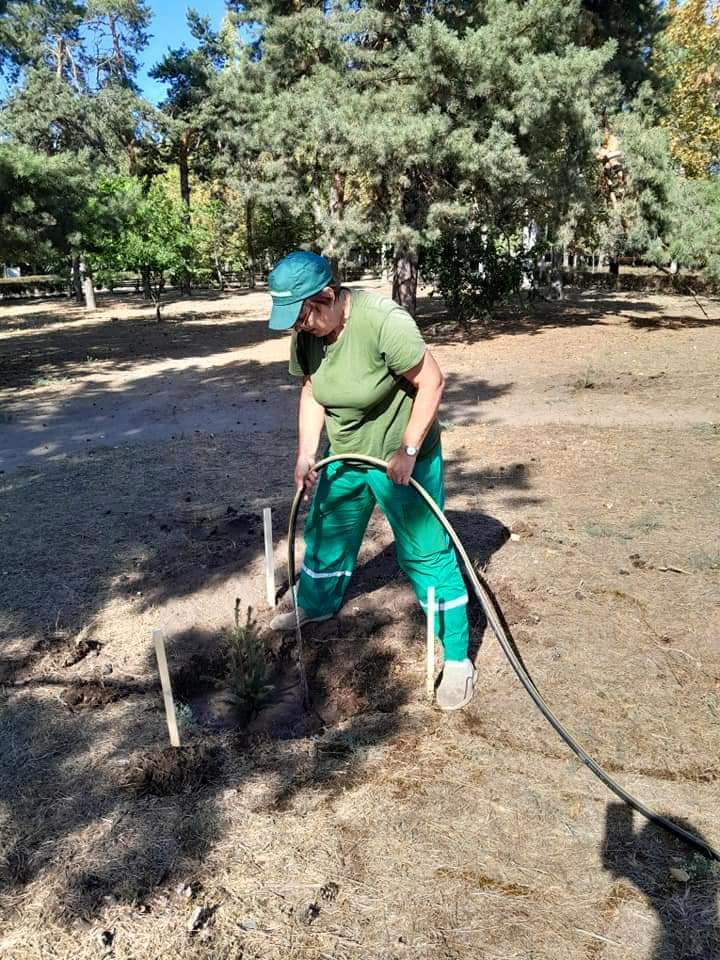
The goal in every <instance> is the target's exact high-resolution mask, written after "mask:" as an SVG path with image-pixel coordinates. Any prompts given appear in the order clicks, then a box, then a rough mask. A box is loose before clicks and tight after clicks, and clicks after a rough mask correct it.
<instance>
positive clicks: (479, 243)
mask: <svg viewBox="0 0 720 960" xmlns="http://www.w3.org/2000/svg"><path fill="white" fill-rule="evenodd" d="M421 270H422V274H423V276H424V277H425V279H426V280H429V281H430V282H431V283H432V284H433V286H434V287H435V289H436V291H437V292H438V293H440V294H441V296H442V297H443V299H444V301H445V303H446V304H447V306H448V308H449V310H450V312H451V314H452V316H453V318H455V319H457V320H460V321H461V322H464V323H465V322H468V321H471V320H477V319H479V318H480V317H482V316H483V315H486V314H488V313H489V312H490V311H491V310H492V309H493V307H495V306H496V305H497V304H498V303H499V302H500V301H502V300H504V299H505V298H507V297H508V296H509V295H510V294H511V293H513V292H515V291H517V290H519V288H520V283H521V280H522V257H521V255H520V254H519V253H518V252H516V251H514V250H513V249H512V247H511V246H510V244H509V243H508V242H507V241H506V240H505V239H504V238H498V237H495V236H491V235H490V234H489V233H488V231H487V230H486V229H484V228H483V227H481V226H480V225H479V224H474V225H472V226H471V227H470V228H469V229H467V230H464V231H462V232H459V233H452V234H451V233H445V234H441V236H440V237H439V238H438V239H437V240H436V241H435V243H433V244H431V245H429V246H428V247H426V249H425V251H424V256H423V259H422V261H421Z"/></svg>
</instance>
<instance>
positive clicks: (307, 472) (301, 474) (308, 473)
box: [295, 453, 318, 502]
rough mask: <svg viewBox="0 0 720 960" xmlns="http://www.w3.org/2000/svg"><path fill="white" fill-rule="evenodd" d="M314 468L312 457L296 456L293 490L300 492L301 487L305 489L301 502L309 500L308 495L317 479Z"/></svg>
mask: <svg viewBox="0 0 720 960" xmlns="http://www.w3.org/2000/svg"><path fill="white" fill-rule="evenodd" d="M314 466H315V457H314V456H309V455H307V454H302V453H299V454H298V458H297V460H296V461H295V489H296V490H302V489H303V487H304V488H305V495H304V497H303V500H304V501H306V502H307V501H308V500H309V499H310V494H311V493H312V489H313V487H314V486H315V484H316V482H317V478H318V475H317V471H316V470H313V467H314Z"/></svg>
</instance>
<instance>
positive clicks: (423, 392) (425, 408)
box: [403, 380, 443, 448]
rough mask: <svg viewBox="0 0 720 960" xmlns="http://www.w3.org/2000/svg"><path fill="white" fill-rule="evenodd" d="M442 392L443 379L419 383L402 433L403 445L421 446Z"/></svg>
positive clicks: (434, 415)
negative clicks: (435, 381) (436, 381)
mask: <svg viewBox="0 0 720 960" xmlns="http://www.w3.org/2000/svg"><path fill="white" fill-rule="evenodd" d="M442 394H443V381H442V380H441V381H440V382H439V383H430V384H424V385H422V384H421V385H420V386H419V387H418V391H417V393H416V395H415V400H414V401H413V405H412V412H411V414H410V419H409V420H408V422H407V426H406V427H405V432H404V433H403V446H404V447H406V446H410V447H418V448H419V447H421V446H422V443H423V440H424V439H425V437H426V435H427V432H428V430H429V429H430V427H431V425H432V423H433V421H434V420H435V417H436V416H437V412H438V408H439V406H440V400H441V398H442Z"/></svg>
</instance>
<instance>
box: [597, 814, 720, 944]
mask: <svg viewBox="0 0 720 960" xmlns="http://www.w3.org/2000/svg"><path fill="white" fill-rule="evenodd" d="M668 819H670V820H672V821H674V822H675V823H677V824H678V826H681V827H684V828H685V829H686V830H688V831H689V832H691V833H693V834H695V835H696V836H697V837H698V838H699V839H700V840H704V838H703V836H702V834H700V833H699V832H698V831H697V830H696V829H695V828H694V827H693V826H692V824H689V823H688V822H687V821H685V820H682V819H679V818H677V817H673V816H668ZM641 824H642V825H641V828H640V830H638V831H636V830H635V828H634V825H633V811H632V809H631V808H630V807H628V806H627V805H626V804H623V803H609V804H608V806H607V810H606V823H605V837H604V840H603V847H602V862H603V866H604V867H605V869H606V870H607V871H608V872H609V873H610V875H611V876H612V877H615V878H617V880H618V884H616V886H615V887H614V888H613V893H612V894H611V901H612V902H610V903H608V905H607V906H608V907H609V908H610V914H613V913H614V912H615V910H616V909H617V908H618V907H619V906H620V905H621V903H622V901H623V899H624V896H623V892H624V891H623V886H622V882H623V881H629V883H631V884H632V885H633V886H634V887H636V888H637V889H638V890H639V891H640V892H641V893H642V894H643V895H644V897H645V898H646V900H647V902H648V903H649V905H650V906H651V907H652V908H653V910H654V911H655V913H656V914H657V916H658V933H657V936H656V938H655V943H654V946H653V953H652V960H710V958H711V957H718V956H720V917H719V916H718V893H719V891H720V864H718V863H717V862H716V861H711V860H708V859H706V858H705V857H704V856H703V855H702V854H701V853H699V852H696V851H695V850H694V849H693V848H692V847H691V846H690V845H689V844H687V843H686V842H684V841H683V840H681V839H680V838H678V837H676V836H675V835H674V834H672V833H670V832H669V831H667V830H665V829H663V828H662V827H660V826H659V825H656V824H654V823H650V822H647V821H645V820H641ZM673 870H675V871H680V872H679V874H678V873H676V874H675V876H673V873H672V872H671V871H673ZM683 876H684V877H687V879H686V880H685V879H682V878H683Z"/></svg>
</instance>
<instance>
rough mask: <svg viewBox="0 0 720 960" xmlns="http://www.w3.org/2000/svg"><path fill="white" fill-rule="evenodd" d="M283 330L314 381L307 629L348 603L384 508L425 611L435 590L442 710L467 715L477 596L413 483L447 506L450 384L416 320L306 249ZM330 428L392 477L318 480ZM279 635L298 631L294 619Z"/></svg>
mask: <svg viewBox="0 0 720 960" xmlns="http://www.w3.org/2000/svg"><path fill="white" fill-rule="evenodd" d="M268 284H269V287H270V295H271V296H272V300H273V306H272V313H271V315H270V328H271V329H272V330H290V329H292V330H293V334H292V341H291V348H290V372H291V373H292V374H293V375H295V376H298V377H301V378H302V386H301V388H300V410H299V418H298V426H299V436H298V453H297V461H296V463H295V484H296V487H297V488H298V489H302V488H304V489H305V499H306V500H307V499H309V493H310V491H311V490H312V489H313V487H315V485H316V484H317V490H316V492H315V496H314V497H313V500H312V503H311V505H310V508H309V510H308V515H307V519H306V522H305V561H304V563H303V567H302V572H301V574H300V582H299V587H298V607H299V610H298V613H299V616H300V622H301V623H309V622H312V621H319V620H328V619H330V617H332V616H334V615H335V613H336V612H337V611H338V610H339V609H340V607H341V605H342V600H343V595H344V593H345V589H346V587H347V585H348V582H349V579H350V576H351V574H352V571H353V569H354V567H355V562H356V559H357V554H358V551H359V549H360V544H361V542H362V539H363V535H364V533H365V528H366V526H367V523H368V520H369V519H370V514H371V513H372V511H373V507H374V506H375V504H378V505H379V506H380V508H381V509H382V510H383V512H384V513H385V515H386V516H387V518H388V520H389V521H390V525H391V527H392V529H393V533H394V535H395V543H396V549H397V556H398V562H399V563H400V566H401V567H402V569H403V570H404V572H405V573H406V574H407V576H408V577H409V579H410V582H411V583H412V585H413V588H414V589H415V593H416V596H417V598H418V600H419V601H420V604H421V606H422V607H423V608H426V607H427V602H426V601H427V588H428V587H429V586H434V587H435V596H436V601H437V614H436V624H435V626H436V630H437V632H438V635H439V637H440V640H441V642H442V644H443V649H444V658H445V663H444V669H443V675H442V679H441V681H440V684H439V686H438V689H437V704H438V706H439V707H440V708H441V709H443V710H457V709H459V708H460V707H463V706H465V704H466V703H468V702H469V701H470V699H471V697H472V694H473V686H474V681H475V670H474V667H473V665H472V663H471V662H470V660H469V659H468V656H467V649H468V621H467V602H468V597H467V591H466V589H465V584H464V581H463V579H462V576H461V574H460V570H459V568H458V563H457V559H456V557H455V551H454V549H453V547H452V545H451V543H450V540H449V538H448V536H447V534H446V532H445V530H444V529H443V527H442V526H441V525H440V523H439V522H438V520H437V518H436V517H435V516H433V514H432V513H431V511H430V510H429V509H428V507H427V505H426V504H425V503H424V502H423V500H422V498H421V497H420V496H419V494H418V493H417V492H416V491H415V490H413V489H412V488H411V487H410V486H409V485H408V483H409V480H410V477H411V476H412V477H413V478H414V479H415V480H417V481H418V483H420V484H421V485H422V486H423V487H425V489H426V490H427V491H428V493H429V494H430V495H431V496H432V497H433V498H434V499H435V500H436V502H437V503H438V504H439V505H440V506H441V507H444V496H443V462H442V452H441V448H440V430H439V426H438V421H437V410H438V405H439V403H440V398H441V396H442V391H443V384H444V379H443V375H442V373H441V371H440V368H439V367H438V365H437V363H436V361H435V358H434V357H433V355H432V354H431V353H430V351H429V350H428V349H427V348H426V346H425V343H424V341H423V339H422V337H421V335H420V332H419V330H418V328H417V326H416V324H415V321H414V320H413V318H412V317H411V316H410V314H409V313H407V312H406V311H405V310H404V309H403V308H402V307H400V306H398V304H396V303H395V302H394V301H392V300H389V299H388V298H386V297H383V296H381V295H379V294H376V293H371V292H369V291H364V290H355V289H353V290H352V291H351V290H349V289H347V288H345V287H340V286H339V285H338V284H336V283H334V282H333V278H332V271H331V269H330V264H329V263H328V261H327V260H326V259H325V258H324V257H320V256H318V255H317V254H314V253H307V252H305V251H300V250H297V251H295V252H293V253H291V254H289V255H288V256H287V257H285V258H284V259H282V260H281V261H280V262H279V263H278V264H277V266H276V267H275V269H274V270H273V271H272V273H271V274H270V277H269V279H268ZM323 426H325V428H326V430H327V435H328V440H329V444H330V451H331V452H332V453H362V454H366V455H369V456H373V457H379V458H380V459H381V460H386V461H387V462H388V468H387V474H386V473H385V472H384V471H382V470H379V469H375V468H368V467H364V466H361V465H359V464H352V463H337V462H336V463H333V464H330V466H329V467H327V469H326V470H324V471H323V472H322V473H321V474H320V477H319V480H318V474H317V473H316V472H315V471H314V470H313V466H314V464H315V462H316V456H317V450H318V447H319V445H320V435H321V433H322V429H323ZM271 627H272V628H273V629H274V630H294V629H295V615H294V613H292V612H291V613H284V614H279V615H278V616H276V617H275V618H274V619H273V621H272V622H271Z"/></svg>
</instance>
